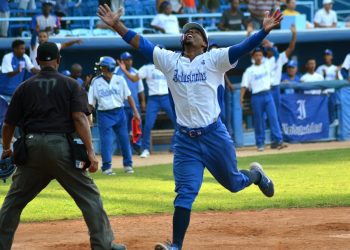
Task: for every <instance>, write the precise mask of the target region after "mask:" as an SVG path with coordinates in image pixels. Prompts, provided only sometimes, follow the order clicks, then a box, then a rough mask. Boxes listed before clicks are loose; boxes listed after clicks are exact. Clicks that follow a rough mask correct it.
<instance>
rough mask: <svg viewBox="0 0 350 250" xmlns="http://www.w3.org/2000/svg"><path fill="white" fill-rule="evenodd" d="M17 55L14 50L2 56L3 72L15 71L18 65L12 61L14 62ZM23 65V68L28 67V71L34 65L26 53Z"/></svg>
mask: <svg viewBox="0 0 350 250" xmlns="http://www.w3.org/2000/svg"><path fill="white" fill-rule="evenodd" d="M14 57H15V55H14V54H13V52H10V53H7V54H6V55H4V57H3V58H2V63H1V72H2V73H9V72H13V71H14V68H17V65H12V63H13V62H14V61H13V59H14ZM23 59H24V62H23V61H22V62H23V65H21V66H22V68H23V69H24V68H26V69H27V70H28V71H30V70H31V69H32V68H33V67H34V66H33V64H32V63H31V61H30V59H29V57H28V56H27V55H26V54H24V55H23Z"/></svg>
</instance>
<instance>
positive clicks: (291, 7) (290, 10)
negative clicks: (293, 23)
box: [283, 0, 300, 16]
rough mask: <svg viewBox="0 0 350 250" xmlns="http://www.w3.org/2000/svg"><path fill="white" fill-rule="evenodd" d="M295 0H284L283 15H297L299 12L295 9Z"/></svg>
mask: <svg viewBox="0 0 350 250" xmlns="http://www.w3.org/2000/svg"><path fill="white" fill-rule="evenodd" d="M296 6H297V4H296V1H295V0H287V1H286V9H285V10H284V11H283V15H284V16H298V15H300V13H299V12H298V11H296V10H295V9H296Z"/></svg>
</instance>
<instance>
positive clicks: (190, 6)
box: [182, 0, 197, 14]
mask: <svg viewBox="0 0 350 250" xmlns="http://www.w3.org/2000/svg"><path fill="white" fill-rule="evenodd" d="M182 7H183V11H184V13H185V14H196V13H197V8H196V1H195V0H182Z"/></svg>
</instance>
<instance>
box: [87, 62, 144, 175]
mask: <svg viewBox="0 0 350 250" xmlns="http://www.w3.org/2000/svg"><path fill="white" fill-rule="evenodd" d="M98 65H99V67H100V69H101V75H99V76H97V77H95V78H94V79H93V80H92V82H91V86H90V89H89V94H88V99H89V104H90V105H91V106H93V107H94V108H96V107H97V123H98V128H99V133H100V143H101V157H102V173H103V174H106V175H115V173H114V172H113V171H112V154H113V138H114V136H113V135H117V136H118V139H119V142H120V146H121V151H122V155H123V166H124V171H125V173H129V174H132V173H134V170H133V168H132V155H131V147H130V143H129V135H128V128H127V121H126V117H125V113H124V101H126V100H127V101H128V103H129V105H130V107H131V108H132V110H133V114H134V118H135V119H137V120H139V121H140V115H139V113H138V111H137V109H136V106H135V103H134V100H133V98H132V96H131V92H130V90H129V88H128V85H127V83H126V81H125V80H124V78H123V77H121V76H117V75H115V74H114V70H115V67H116V62H115V60H114V59H113V58H112V57H108V56H104V57H101V58H100V61H99V63H98ZM97 104H98V105H97Z"/></svg>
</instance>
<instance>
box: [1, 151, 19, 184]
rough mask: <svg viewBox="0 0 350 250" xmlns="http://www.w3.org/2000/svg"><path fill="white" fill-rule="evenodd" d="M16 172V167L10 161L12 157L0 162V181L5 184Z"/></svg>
mask: <svg viewBox="0 0 350 250" xmlns="http://www.w3.org/2000/svg"><path fill="white" fill-rule="evenodd" d="M15 170H16V165H15V164H14V163H13V161H12V157H11V158H10V157H9V158H6V159H3V160H0V179H2V180H3V181H4V182H6V179H7V178H9V177H10V176H11V175H12V174H13V172H15Z"/></svg>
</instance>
